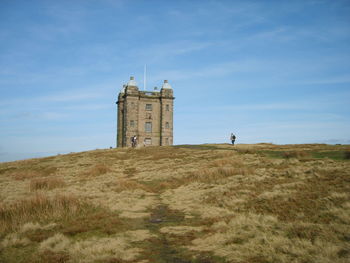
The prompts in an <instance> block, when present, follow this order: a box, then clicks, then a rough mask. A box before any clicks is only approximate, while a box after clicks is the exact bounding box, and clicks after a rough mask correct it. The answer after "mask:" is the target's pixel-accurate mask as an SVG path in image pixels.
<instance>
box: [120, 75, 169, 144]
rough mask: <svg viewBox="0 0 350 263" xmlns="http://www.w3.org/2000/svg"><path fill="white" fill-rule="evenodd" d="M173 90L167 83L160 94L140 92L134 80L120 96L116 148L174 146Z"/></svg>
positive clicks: (132, 79) (158, 92)
mask: <svg viewBox="0 0 350 263" xmlns="http://www.w3.org/2000/svg"><path fill="white" fill-rule="evenodd" d="M174 99H175V98H174V96H173V89H172V88H171V86H170V84H169V83H168V81H167V80H164V84H163V86H162V88H161V90H160V91H158V90H156V89H155V90H154V91H141V90H139V89H138V87H137V84H136V81H135V79H134V77H130V80H129V82H128V83H127V84H126V85H124V86H123V89H122V90H121V91H120V93H119V95H118V101H117V104H118V123H117V125H118V128H117V147H131V146H132V142H131V138H132V137H133V136H136V137H137V146H162V145H173V110H174V109H173V108H174Z"/></svg>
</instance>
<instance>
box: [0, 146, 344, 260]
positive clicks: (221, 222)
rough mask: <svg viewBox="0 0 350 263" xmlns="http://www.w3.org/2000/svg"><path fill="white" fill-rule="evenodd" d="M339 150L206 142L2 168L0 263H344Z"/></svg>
mask: <svg viewBox="0 0 350 263" xmlns="http://www.w3.org/2000/svg"><path fill="white" fill-rule="evenodd" d="M349 151H350V147H349V146H346V145H339V146H334V145H321V144H309V145H273V144H256V145H235V146H234V147H232V145H229V144H221V145H220V144H216V145H215V144H211V145H195V146H191V145H186V146H176V147H145V148H141V149H108V150H95V151H90V152H82V153H73V154H68V155H60V156H55V157H49V158H42V159H31V160H26V161H18V162H12V163H4V164H0V200H2V201H0V240H1V241H0V246H1V253H0V262H26V263H31V262H140V263H141V262H142V263H146V262H154V263H161V262H194V263H195V262H197V263H199V262H207V263H216V262H247V263H266V262H295V263H302V262H311V263H312V262H315V263H316V262H321V263H323V262H336V263H338V262H339V263H343V262H348V261H349V256H350V250H349V242H350V238H349V230H348V229H349V227H350V216H349V215H350V194H349V193H350V191H349V189H350V188H349V183H350V181H349V178H350V177H349V176H350V174H349V171H350V163H349V162H348V161H347V160H346V156H345V153H346V152H349ZM53 179H57V180H58V181H60V182H50V181H51V180H53ZM62 182H63V184H62ZM28 186H30V187H28ZM62 186H64V187H62ZM37 190H38V191H37ZM40 190H44V191H40ZM33 191H36V192H34V193H33ZM39 193H40V194H39ZM44 193H45V194H44ZM77 197H79V198H77ZM83 200H84V201H83Z"/></svg>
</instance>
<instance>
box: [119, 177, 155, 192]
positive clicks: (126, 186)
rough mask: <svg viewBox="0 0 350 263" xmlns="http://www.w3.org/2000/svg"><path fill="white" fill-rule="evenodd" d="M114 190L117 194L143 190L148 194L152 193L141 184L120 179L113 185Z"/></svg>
mask: <svg viewBox="0 0 350 263" xmlns="http://www.w3.org/2000/svg"><path fill="white" fill-rule="evenodd" d="M112 188H113V189H114V190H115V191H117V192H122V191H128V190H136V189H141V190H144V191H146V192H151V189H150V188H149V187H147V186H146V185H144V184H140V183H139V182H137V181H135V180H129V179H119V180H117V181H116V182H115V183H113V186H112Z"/></svg>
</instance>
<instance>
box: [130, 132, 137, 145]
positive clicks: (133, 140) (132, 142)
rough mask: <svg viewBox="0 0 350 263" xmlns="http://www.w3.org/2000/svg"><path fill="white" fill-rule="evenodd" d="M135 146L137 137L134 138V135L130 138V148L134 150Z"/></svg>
mask: <svg viewBox="0 0 350 263" xmlns="http://www.w3.org/2000/svg"><path fill="white" fill-rule="evenodd" d="M136 145H137V137H136V135H134V136H132V137H131V146H132V147H133V148H135V147H136Z"/></svg>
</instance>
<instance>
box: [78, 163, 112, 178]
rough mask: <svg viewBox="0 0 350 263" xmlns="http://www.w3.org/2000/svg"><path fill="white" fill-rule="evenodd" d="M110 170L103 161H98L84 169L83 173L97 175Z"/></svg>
mask: <svg viewBox="0 0 350 263" xmlns="http://www.w3.org/2000/svg"><path fill="white" fill-rule="evenodd" d="M109 171H110V168H109V167H108V166H107V165H106V164H104V163H98V164H95V165H94V166H92V167H91V168H90V169H88V170H87V171H85V173H84V175H87V176H98V175H102V174H105V173H107V172H109Z"/></svg>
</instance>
